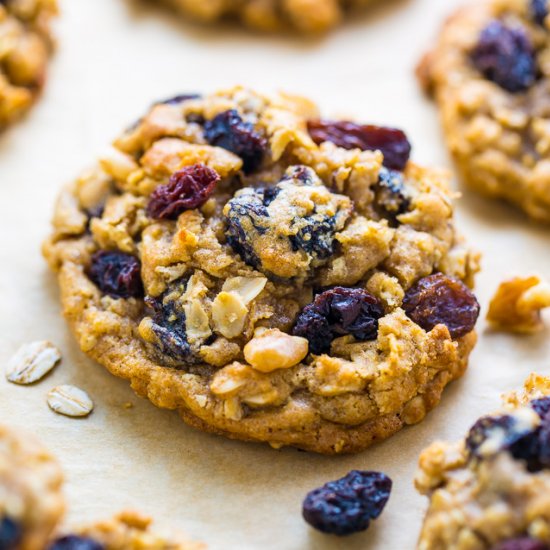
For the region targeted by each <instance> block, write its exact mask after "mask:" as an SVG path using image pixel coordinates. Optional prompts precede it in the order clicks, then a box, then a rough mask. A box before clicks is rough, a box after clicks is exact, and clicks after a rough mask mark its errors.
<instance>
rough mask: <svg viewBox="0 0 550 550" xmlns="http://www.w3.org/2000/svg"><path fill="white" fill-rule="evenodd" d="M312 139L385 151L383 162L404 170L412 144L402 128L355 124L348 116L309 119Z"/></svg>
mask: <svg viewBox="0 0 550 550" xmlns="http://www.w3.org/2000/svg"><path fill="white" fill-rule="evenodd" d="M307 127H308V130H309V135H310V136H311V139H313V141H314V142H315V143H317V144H318V145H319V144H321V143H323V142H324V141H330V142H332V143H334V144H335V145H337V146H338V147H342V148H344V149H361V150H362V151H382V154H383V155H384V166H386V168H391V169H393V170H403V169H404V168H405V166H406V165H407V162H408V161H409V158H410V156H411V144H410V143H409V140H408V139H407V136H406V135H405V133H404V132H403V131H402V130H397V129H395V128H385V127H383V126H373V125H370V124H356V123H355V122H348V121H345V120H340V121H334V122H333V121H330V120H310V121H309V122H308V124H307Z"/></svg>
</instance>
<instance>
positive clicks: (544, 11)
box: [530, 0, 548, 25]
mask: <svg viewBox="0 0 550 550" xmlns="http://www.w3.org/2000/svg"><path fill="white" fill-rule="evenodd" d="M530 8H531V14H532V16H533V19H534V20H535V21H536V22H537V23H538V24H539V25H544V21H545V20H546V16H547V15H548V0H531V4H530Z"/></svg>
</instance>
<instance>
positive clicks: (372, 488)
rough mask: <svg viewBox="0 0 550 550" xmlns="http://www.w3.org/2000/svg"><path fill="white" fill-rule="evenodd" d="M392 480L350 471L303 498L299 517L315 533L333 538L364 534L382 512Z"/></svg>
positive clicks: (372, 473)
mask: <svg viewBox="0 0 550 550" xmlns="http://www.w3.org/2000/svg"><path fill="white" fill-rule="evenodd" d="M391 489H392V481H391V479H390V478H389V477H388V476H387V475H385V474H383V473H380V472H362V471H358V470H353V471H351V472H350V473H349V474H348V475H346V476H345V477H343V478H342V479H339V480H337V481H331V482H329V483H327V484H325V485H323V486H322V487H319V489H315V490H313V491H311V492H310V493H308V495H307V496H306V498H305V500H304V503H303V507H302V515H303V516H304V519H305V520H306V521H307V522H308V523H309V524H310V525H311V526H312V527H315V529H318V530H319V531H322V532H323V533H329V534H332V535H340V536H344V535H351V534H353V533H357V532H359V531H364V530H365V529H367V528H368V527H369V525H370V522H371V520H373V519H376V518H378V517H379V516H380V514H381V513H382V510H384V507H385V506H386V503H387V502H388V499H389V498H390V493H391Z"/></svg>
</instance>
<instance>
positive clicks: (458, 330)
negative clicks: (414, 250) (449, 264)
mask: <svg viewBox="0 0 550 550" xmlns="http://www.w3.org/2000/svg"><path fill="white" fill-rule="evenodd" d="M403 309H404V310H405V312H406V313H407V315H408V316H409V318H410V319H412V320H413V321H414V322H415V323H416V324H417V325H420V326H421V327H422V328H423V329H424V330H426V331H430V330H432V329H433V328H434V327H435V326H436V325H440V324H442V325H445V326H446V327H447V328H448V329H449V333H450V335H451V337H452V338H453V339H456V338H461V337H462V336H465V335H466V334H468V333H469V332H471V331H472V330H473V329H474V327H475V324H476V321H477V318H478V317H479V311H480V307H479V303H478V301H477V299H476V297H475V296H474V294H473V293H472V291H471V290H470V289H469V288H468V287H467V286H466V285H465V284H464V283H463V282H462V281H460V280H458V279H455V278H453V277H448V276H447V275H443V274H442V273H436V274H434V275H430V276H428V277H424V278H423V279H420V280H419V281H418V282H417V283H416V284H415V285H414V286H412V287H411V288H410V289H409V290H408V291H407V293H406V294H405V298H404V300H403Z"/></svg>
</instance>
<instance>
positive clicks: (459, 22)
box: [418, 0, 550, 222]
mask: <svg viewBox="0 0 550 550" xmlns="http://www.w3.org/2000/svg"><path fill="white" fill-rule="evenodd" d="M547 10H548V7H547V4H546V0H479V1H477V2H471V3H470V4H468V5H466V6H464V7H463V8H461V9H460V10H459V11H458V12H457V13H455V14H454V15H453V16H452V17H451V18H450V19H449V20H448V21H447V23H446V24H445V26H444V27H443V30H442V31H441V34H440V36H439V39H438V41H437V43H436V45H435V46H434V48H433V49H432V51H431V52H430V53H429V54H428V55H426V57H425V58H424V60H423V62H422V63H421V64H420V66H419V70H418V73H419V76H420V79H421V82H422V84H423V86H424V87H425V88H426V89H427V90H428V91H429V92H430V93H431V94H433V96H434V97H435V99H436V101H437V103H438V106H439V109H440V114H441V121H442V123H443V129H444V131H445V134H446V137H447V143H448V146H449V149H450V151H451V153H452V155H453V157H454V159H455V161H456V165H457V167H458V169H459V170H460V173H461V176H462V178H463V180H464V181H465V183H466V184H467V185H469V186H470V187H471V188H472V189H474V190H476V191H480V192H481V193H483V194H485V195H487V196H489V197H493V198H501V199H505V200H507V201H509V202H511V203H513V204H516V205H518V206H519V207H520V208H522V209H523V210H524V211H525V212H526V213H527V214H528V215H529V216H530V217H532V218H534V219H536V220H539V221H542V222H550V127H549V125H548V115H549V110H548V99H547V98H548V94H549V92H550V80H549V74H550V66H549V65H548V63H547V61H546V60H547V58H548V52H549V51H550V26H549V25H550V19H549V18H548V17H547V15H548V11H547Z"/></svg>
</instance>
